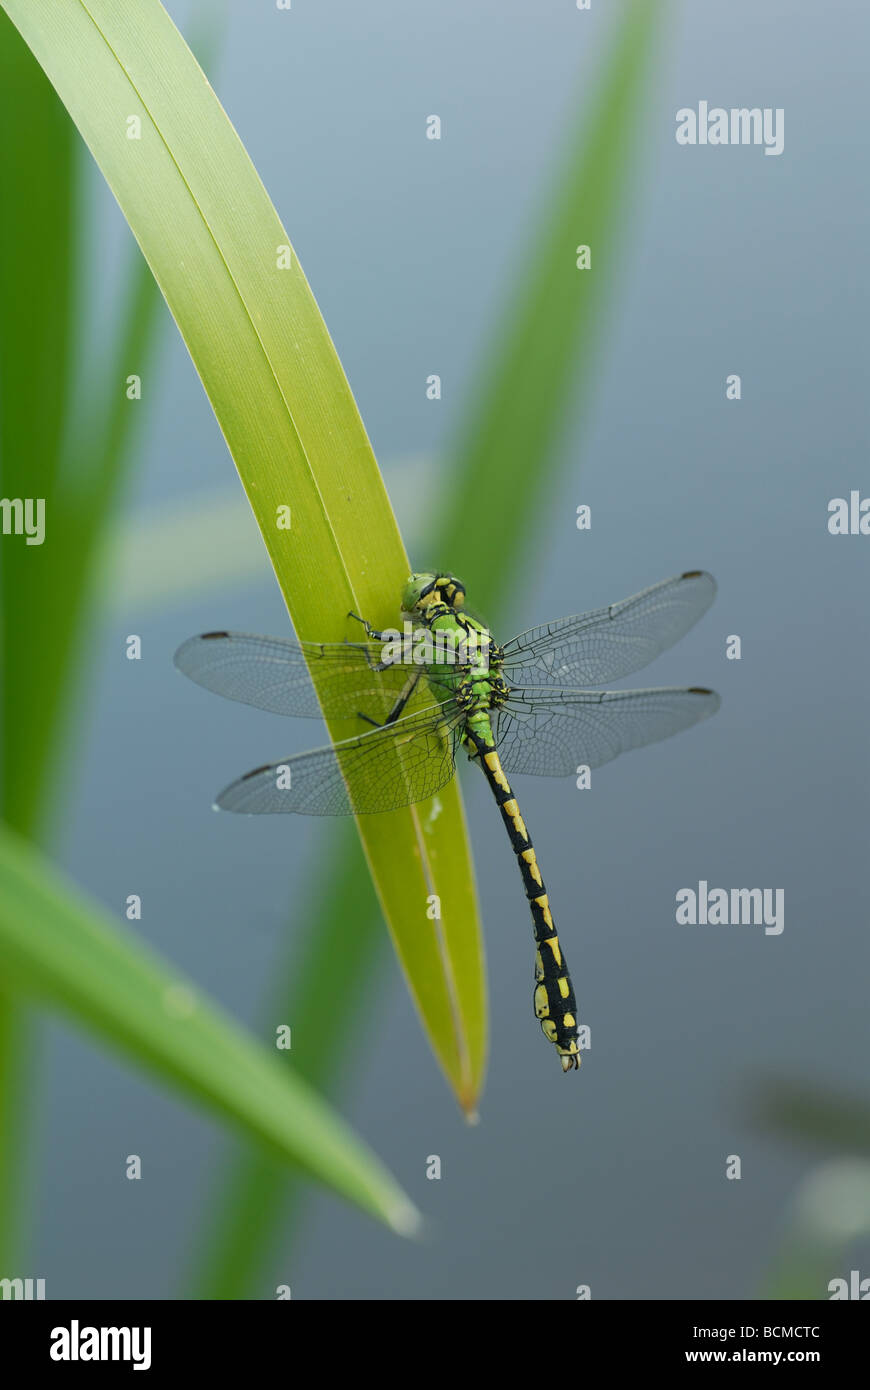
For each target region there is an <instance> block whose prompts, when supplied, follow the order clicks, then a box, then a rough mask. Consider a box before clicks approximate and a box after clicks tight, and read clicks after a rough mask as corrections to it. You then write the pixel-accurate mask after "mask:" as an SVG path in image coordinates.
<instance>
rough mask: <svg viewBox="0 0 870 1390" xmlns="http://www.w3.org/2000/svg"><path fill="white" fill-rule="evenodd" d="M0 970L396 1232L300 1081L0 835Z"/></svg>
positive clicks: (354, 1155)
mask: <svg viewBox="0 0 870 1390" xmlns="http://www.w3.org/2000/svg"><path fill="white" fill-rule="evenodd" d="M0 970H2V976H3V979H4V981H5V982H6V983H7V984H11V985H13V986H14V987H15V988H16V989H17V990H19V991H21V992H22V993H27V994H30V995H32V996H33V997H34V999H36V1000H37V1001H38V1002H41V1003H46V1004H49V1005H51V1006H52V1007H54V1008H56V1009H58V1010H59V1011H60V1012H62V1013H64V1014H67V1015H69V1016H70V1017H71V1018H72V1019H74V1020H75V1022H77V1023H79V1024H81V1025H83V1026H84V1027H86V1028H87V1029H89V1030H90V1031H92V1032H94V1033H96V1034H97V1035H98V1036H99V1037H100V1038H101V1039H102V1040H103V1041H104V1042H106V1043H107V1044H108V1045H110V1046H111V1047H113V1048H115V1049H117V1050H119V1051H122V1052H124V1053H126V1055H127V1056H129V1057H131V1058H132V1059H133V1060H134V1061H135V1062H136V1063H137V1064H139V1065H141V1066H145V1067H147V1068H148V1069H149V1070H150V1071H152V1072H155V1073H156V1074H158V1075H160V1076H161V1077H162V1078H163V1079H164V1080H167V1081H169V1082H171V1083H172V1084H173V1085H174V1086H177V1087H179V1088H180V1089H182V1090H183V1091H184V1092H186V1094H187V1095H189V1096H192V1097H193V1098H194V1099H196V1100H197V1101H200V1102H203V1103H205V1104H206V1105H208V1106H209V1107H210V1108H211V1109H212V1110H214V1111H215V1112H217V1113H218V1114H219V1115H221V1116H222V1117H224V1118H226V1119H229V1120H230V1121H231V1122H232V1123H234V1124H235V1125H236V1126H238V1127H240V1128H242V1129H243V1130H244V1131H245V1132H246V1133H247V1134H248V1135H250V1136H251V1137H253V1138H256V1139H257V1140H259V1141H260V1142H261V1143H263V1144H266V1145H268V1147H269V1148H270V1150H271V1151H272V1152H274V1153H276V1154H278V1155H280V1156H281V1157H282V1158H283V1159H284V1160H285V1161H288V1160H289V1161H291V1162H293V1163H295V1164H298V1165H299V1167H300V1168H302V1169H303V1170H304V1171H305V1172H307V1173H309V1174H311V1175H312V1176H313V1177H316V1178H317V1179H318V1180H319V1181H320V1182H323V1183H326V1184H327V1185H328V1186H329V1187H331V1188H333V1189H334V1190H335V1191H336V1192H338V1193H340V1195H341V1196H343V1197H345V1198H347V1200H348V1201H351V1202H354V1203H355V1204H356V1205H357V1206H359V1207H361V1208H362V1209H363V1210H365V1211H368V1212H370V1213H371V1215H373V1216H375V1217H377V1218H378V1219H379V1220H381V1221H384V1222H386V1223H387V1225H389V1226H391V1227H392V1228H393V1229H394V1230H396V1231H398V1232H401V1233H402V1234H410V1233H411V1232H412V1231H413V1230H414V1229H415V1227H416V1224H417V1216H416V1213H415V1211H414V1209H413V1206H412V1205H411V1203H410V1202H409V1200H408V1199H407V1198H406V1197H405V1195H404V1193H403V1192H402V1191H401V1189H400V1188H399V1187H398V1185H397V1184H396V1183H395V1182H394V1181H393V1179H392V1178H391V1177H390V1175H389V1174H388V1173H387V1171H386V1170H385V1169H384V1168H383V1167H382V1166H381V1164H380V1163H379V1161H378V1160H377V1159H376V1158H375V1157H374V1155H372V1154H371V1153H370V1152H369V1151H368V1150H367V1149H366V1148H365V1147H364V1146H363V1144H362V1143H361V1142H360V1141H358V1140H357V1139H355V1138H354V1137H353V1136H352V1134H351V1133H350V1131H349V1130H348V1129H347V1128H346V1127H345V1126H344V1125H343V1124H342V1122H341V1121H340V1120H339V1119H338V1118H337V1117H336V1116H335V1115H334V1114H333V1112H332V1111H331V1110H330V1109H329V1107H327V1106H326V1105H325V1104H324V1103H323V1102H322V1101H321V1100H320V1099H319V1098H318V1096H317V1095H316V1094H315V1093H314V1092H313V1091H312V1090H311V1089H310V1088H309V1086H308V1085H307V1084H306V1083H305V1082H304V1081H301V1080H300V1079H299V1078H298V1077H297V1075H296V1074H295V1072H294V1071H292V1070H291V1068H290V1066H289V1064H288V1065H286V1066H282V1065H281V1063H280V1062H279V1061H278V1059H277V1056H275V1055H270V1054H269V1053H268V1052H267V1051H266V1049H265V1048H264V1047H262V1046H261V1045H260V1044H258V1043H257V1042H255V1041H254V1039H252V1038H251V1037H249V1036H248V1035H247V1034H246V1033H245V1032H244V1031H243V1030H242V1029H241V1028H239V1027H238V1025H237V1024H236V1023H235V1022H234V1021H233V1020H232V1018H230V1017H229V1016H228V1015H225V1014H223V1013H222V1012H221V1011H220V1010H219V1009H218V1008H217V1007H216V1006H215V1005H213V1004H210V1003H209V1002H208V1001H207V1000H206V999H204V998H203V997H202V996H201V995H199V994H198V992H197V990H196V988H195V986H193V985H192V984H191V983H190V982H189V981H187V980H185V979H183V978H182V977H181V976H179V975H178V974H177V973H176V972H175V971H174V970H172V969H171V968H170V967H169V966H168V965H166V964H164V963H163V962H162V961H161V960H160V959H159V958H158V957H157V956H156V955H155V954H154V953H153V952H151V951H149V950H148V949H147V948H146V947H145V946H144V945H143V944H142V943H141V942H140V941H138V940H137V939H136V938H135V937H134V936H133V935H132V933H131V934H130V935H125V934H123V933H122V932H121V931H120V930H119V929H118V928H117V927H116V926H114V925H113V923H112V922H111V920H110V919H108V918H107V917H106V916H105V914H104V913H103V912H102V911H101V910H100V909H99V908H98V907H97V906H95V905H94V904H92V903H90V902H89V901H87V900H86V899H85V898H84V897H83V896H82V895H80V894H79V893H78V892H77V891H76V889H75V887H74V886H73V885H72V884H71V883H69V882H68V881H67V880H65V879H64V878H63V877H62V876H61V875H60V874H59V873H58V872H57V871H56V870H55V869H54V868H53V867H52V866H51V864H50V863H49V862H48V860H46V859H45V857H44V856H43V855H42V854H40V853H39V852H38V851H36V850H34V849H33V848H32V847H31V846H29V845H28V844H27V842H26V841H25V840H23V839H22V838H20V837H19V836H17V835H16V834H15V833H14V832H13V831H11V830H7V829H4V828H3V827H0Z"/></svg>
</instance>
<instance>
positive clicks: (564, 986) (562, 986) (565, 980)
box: [558, 975, 569, 999]
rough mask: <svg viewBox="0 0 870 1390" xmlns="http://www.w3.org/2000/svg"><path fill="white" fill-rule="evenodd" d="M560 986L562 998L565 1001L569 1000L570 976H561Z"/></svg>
mask: <svg viewBox="0 0 870 1390" xmlns="http://www.w3.org/2000/svg"><path fill="white" fill-rule="evenodd" d="M558 985H559V993H560V994H561V996H562V998H563V999H567V998H568V994H569V989H568V976H567V975H560V976H559V979H558Z"/></svg>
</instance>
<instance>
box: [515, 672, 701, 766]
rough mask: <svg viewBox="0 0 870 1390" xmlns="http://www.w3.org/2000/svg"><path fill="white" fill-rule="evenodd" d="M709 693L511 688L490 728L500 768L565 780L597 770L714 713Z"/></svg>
mask: <svg viewBox="0 0 870 1390" xmlns="http://www.w3.org/2000/svg"><path fill="white" fill-rule="evenodd" d="M720 703H721V701H720V699H719V696H718V695H716V694H715V692H714V691H712V690H702V689H700V688H697V689H690V690H686V689H678V688H676V687H674V688H669V687H665V688H662V689H660V690H552V691H551V690H543V689H541V688H540V687H536V686H528V687H525V688H519V689H517V688H514V689H513V690H512V691H511V694H510V698H509V700H508V702H507V704H506V705H504V706H503V707H502V708H501V709H500V710H498V711H497V713H496V715H495V719H494V721H493V732H494V734H495V740H496V744H497V746H498V751H499V757H500V759H501V763H502V766H503V768H504V770H505V772H508V773H511V772H519V773H523V772H530V773H534V774H535V775H536V776H539V777H567V776H569V775H572V774H574V773H576V771H577V768H578V767H579V766H580V765H581V764H585V765H586V766H587V767H590V768H592V767H600V766H601V765H602V763H606V762H609V761H610V759H611V758H615V757H617V755H618V754H619V753H625V752H627V751H628V749H630V748H643V747H644V746H645V745H646V744H648V743H657V742H658V741H659V739H663V738H670V737H671V735H672V734H678V733H680V732H681V731H682V730H683V729H689V728H691V726H692V725H693V724H697V723H699V721H700V720H702V719H709V717H710V715H711V714H715V713H716V711H717V709H718V708H719V705H720Z"/></svg>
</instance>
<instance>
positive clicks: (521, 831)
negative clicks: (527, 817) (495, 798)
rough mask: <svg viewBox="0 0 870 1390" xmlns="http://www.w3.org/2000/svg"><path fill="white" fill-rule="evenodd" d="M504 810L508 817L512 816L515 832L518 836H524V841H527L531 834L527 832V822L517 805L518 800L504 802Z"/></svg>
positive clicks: (512, 799)
mask: <svg viewBox="0 0 870 1390" xmlns="http://www.w3.org/2000/svg"><path fill="white" fill-rule="evenodd" d="M502 810H503V811H504V812H505V814H506V815H508V816H510V818H511V821H512V822H513V827H514V830H515V831H516V832H517V834H518V835H522V837H523V839H524V840H527V839H528V838H529V834H528V831H527V830H526V826H525V822H524V820H523V818H522V816H521V815H520V808H519V806H518V805H517V803H516V799H515V798H511V800H510V801H505V802H503V804H502Z"/></svg>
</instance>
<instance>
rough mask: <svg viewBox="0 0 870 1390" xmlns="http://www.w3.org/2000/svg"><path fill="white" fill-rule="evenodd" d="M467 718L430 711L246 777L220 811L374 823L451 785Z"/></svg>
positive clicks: (228, 792)
mask: <svg viewBox="0 0 870 1390" xmlns="http://www.w3.org/2000/svg"><path fill="white" fill-rule="evenodd" d="M461 724H462V716H461V715H460V714H459V713H458V712H456V711H454V712H452V713H450V714H446V713H445V710H444V707H443V706H441V705H430V706H429V707H428V708H427V709H424V710H418V711H417V712H416V713H415V714H409V715H406V716H405V717H404V718H403V719H397V720H396V721H395V722H394V723H392V724H388V725H385V726H384V727H383V728H381V729H372V730H371V732H370V733H367V734H360V735H359V736H358V737H355V738H348V739H344V740H343V741H342V742H341V743H336V744H333V745H332V746H331V747H327V748H315V749H314V750H313V751H311V752H309V753H298V754H296V756H295V757H292V758H287V759H285V761H284V762H283V763H270V764H269V765H268V766H267V767H259V768H256V769H255V770H254V771H253V772H249V773H247V774H246V775H245V776H244V777H240V778H239V780H238V781H237V782H233V783H232V785H231V786H229V787H227V788H226V789H225V790H224V791H222V792H221V794H220V796H219V797H218V799H217V803H216V804H217V805H218V806H219V807H220V809H221V810H223V811H238V812H240V813H241V814H243V815H266V814H270V813H276V812H297V813H298V814H301V815H308V816H350V815H355V814H356V815H369V814H372V813H375V812H379V811H395V810H396V809H397V808H398V807H400V806H410V805H411V804H412V803H413V802H415V801H423V800H425V798H426V797H428V796H431V795H432V794H433V792H436V791H438V789H439V787H443V786H444V784H445V783H446V782H449V781H450V779H451V777H452V776H453V774H454V772H455V770H456V765H455V762H454V749H455V745H456V742H457V739H458V737H459V734H460V731H461Z"/></svg>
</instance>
